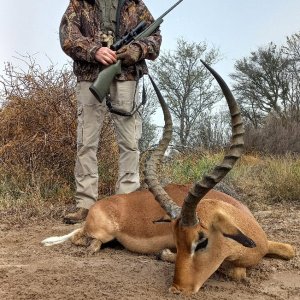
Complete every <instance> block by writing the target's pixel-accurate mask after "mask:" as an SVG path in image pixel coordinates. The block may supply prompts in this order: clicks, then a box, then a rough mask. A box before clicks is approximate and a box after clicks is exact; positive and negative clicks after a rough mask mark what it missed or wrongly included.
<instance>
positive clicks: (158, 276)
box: [0, 206, 300, 300]
mask: <svg viewBox="0 0 300 300" xmlns="http://www.w3.org/2000/svg"><path fill="white" fill-rule="evenodd" d="M254 213H255V215H256V217H257V218H258V220H259V222H260V224H261V225H262V226H263V228H264V229H265V231H266V232H267V234H268V236H269V238H270V239H273V240H277V241H282V242H289V243H291V244H293V245H294V246H295V248H296V249H297V250H298V254H297V256H296V257H295V258H294V259H293V260H291V261H282V260H275V259H270V258H268V259H264V260H263V261H262V262H261V263H260V264H259V265H258V266H257V267H255V268H253V269H250V270H248V279H247V280H246V281H243V282H233V281H231V280H229V279H228V278H226V277H224V276H223V275H221V274H219V273H216V274H214V275H213V276H212V277H211V278H210V279H209V280H208V281H207V282H206V284H205V285H204V286H203V287H202V288H201V290H200V291H199V292H198V293H197V294H195V295H193V296H191V297H190V299H249V300H250V299H251V300H256V299H259V300H261V299H266V300H268V299H300V257H299V249H300V221H299V220H300V210H299V208H296V207H294V206H290V207H288V208H287V207H283V206H276V207H272V208H271V207H268V208H267V209H266V210H264V211H260V212H254ZM77 226H78V225H77ZM74 228H76V226H75V225H64V224H62V223H61V222H60V221H49V220H46V221H45V220H41V221H39V222H36V221H35V222H32V223H30V222H29V223H28V224H26V225H22V226H21V225H14V226H11V225H9V224H8V223H7V222H4V221H3V220H2V221H0V245H1V246H0V299H3V300H19V299H30V300H33V299H39V300H43V299H76V300H77V299H97V300H98V299H140V300H150V299H160V300H164V299H185V298H186V297H184V296H180V295H173V294H170V293H169V292H168V287H169V286H170V285H171V283H172V276H173V270H174V265H173V264H171V263H166V262H162V261H159V260H157V259H156V258H155V256H146V255H140V254H136V253H131V252H129V251H127V250H125V249H122V247H121V246H120V245H116V244H113V245H109V246H108V247H105V248H104V249H103V250H101V252H100V253H98V254H95V255H90V254H88V253H87V251H86V249H85V248H82V247H76V246H73V245H71V243H70V242H69V241H68V242H66V243H64V244H62V245H55V246H53V247H43V246H41V245H40V241H41V240H42V239H44V238H46V237H48V236H53V235H60V234H65V233H67V232H69V231H71V230H73V229H74Z"/></svg>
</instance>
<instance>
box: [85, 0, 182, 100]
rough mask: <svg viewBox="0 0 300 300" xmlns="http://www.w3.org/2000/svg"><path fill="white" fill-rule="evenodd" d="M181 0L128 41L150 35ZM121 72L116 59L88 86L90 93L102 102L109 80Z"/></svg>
mask: <svg viewBox="0 0 300 300" xmlns="http://www.w3.org/2000/svg"><path fill="white" fill-rule="evenodd" d="M182 1H183V0H179V1H178V2H176V3H175V4H174V5H173V6H172V7H171V8H169V9H168V10H167V11H166V12H164V13H163V14H162V15H161V16H160V17H159V18H157V19H156V20H155V21H154V22H153V23H152V24H151V25H149V26H148V27H147V28H146V29H145V30H144V31H143V32H141V33H140V34H138V35H137V36H136V37H134V38H133V40H132V41H131V42H130V43H128V44H131V43H133V42H134V41H138V40H140V39H142V38H145V37H148V36H150V35H151V34H152V33H153V32H154V31H155V30H156V29H157V28H158V27H159V26H160V24H161V23H162V22H163V17H164V16H165V15H167V14H168V13H169V12H170V11H171V10H173V9H174V8H175V7H176V6H177V5H178V4H179V3H180V2H182ZM119 74H121V61H120V60H118V61H117V62H116V63H115V64H112V65H110V66H108V67H106V68H104V69H103V70H102V71H101V72H100V73H99V75H98V77H97V79H96V80H95V81H94V82H93V84H92V85H91V86H90V91H91V92H92V94H93V95H94V96H95V97H96V98H97V99H98V101H100V102H102V101H103V99H104V98H105V96H106V95H107V93H108V92H109V87H110V84H111V82H112V81H113V79H114V77H115V76H116V75H119Z"/></svg>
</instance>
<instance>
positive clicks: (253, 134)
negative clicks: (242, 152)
mask: <svg viewBox="0 0 300 300" xmlns="http://www.w3.org/2000/svg"><path fill="white" fill-rule="evenodd" d="M245 147H246V149H247V150H248V151H250V152H251V151H255V152H261V153H264V154H273V155H274V154H277V155H278V154H280V155H284V154H286V153H297V154H299V153H300V123H299V122H296V121H293V120H281V119H280V118H279V117H276V116H269V117H268V118H267V120H266V122H265V124H264V125H262V126H261V127H260V128H253V127H251V126H250V127H248V128H246V133H245Z"/></svg>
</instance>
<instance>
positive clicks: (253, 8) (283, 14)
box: [0, 0, 300, 83]
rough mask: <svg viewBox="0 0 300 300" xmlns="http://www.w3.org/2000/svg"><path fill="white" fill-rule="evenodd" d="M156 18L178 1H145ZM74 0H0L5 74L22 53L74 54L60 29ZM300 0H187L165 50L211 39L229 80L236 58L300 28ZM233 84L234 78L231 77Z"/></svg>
mask: <svg viewBox="0 0 300 300" xmlns="http://www.w3.org/2000/svg"><path fill="white" fill-rule="evenodd" d="M144 2H145V3H146V5H147V6H148V8H149V9H150V11H151V12H152V15H153V16H154V18H157V17H159V16H160V15H161V14H162V13H163V12H164V11H166V10H167V9H168V8H169V7H170V6H172V5H173V4H174V3H175V2H176V0H144ZM68 3H69V0H40V1H38V0H26V1H24V0H14V1H8V0H0V4H1V10H0V37H1V46H0V74H3V73H4V72H3V70H4V64H5V62H11V63H13V64H14V65H16V66H17V65H18V64H19V63H20V60H18V59H16V57H19V55H31V56H33V57H34V58H35V59H36V61H37V62H38V63H39V64H40V65H41V66H42V67H43V66H45V67H46V66H49V65H50V64H54V65H55V66H57V67H58V68H60V67H62V66H64V65H65V64H67V63H68V62H70V61H71V59H70V58H69V57H68V56H66V55H65V54H64V53H63V51H62V50H61V48H60V44H59V37H58V28H59V24H60V20H61V17H62V15H63V13H64V11H65V9H66V7H67V5H68ZM299 16H300V0H247V1H246V0H209V1H204V0H183V2H181V3H180V4H179V6H177V7H176V8H175V9H174V10H173V11H172V12H170V13H169V14H168V15H167V16H165V18H164V22H163V23H162V25H161V31H162V36H163V43H162V50H172V49H175V47H176V41H177V40H178V39H179V38H184V39H185V40H187V41H189V42H202V41H205V42H206V43H207V44H208V45H209V46H214V47H218V48H219V50H220V53H221V54H222V57H223V59H222V61H220V62H219V63H218V64H216V65H215V66H214V68H215V69H216V70H217V71H218V72H219V73H220V74H221V75H222V76H223V77H224V79H226V78H227V80H229V78H228V75H229V74H230V73H232V72H233V71H234V63H235V61H236V60H238V59H241V58H243V57H247V56H249V55H250V53H251V51H256V50H257V49H258V47H263V46H266V45H268V44H269V43H270V42H274V43H276V44H278V45H280V44H283V43H284V42H285V40H286V37H287V36H290V35H292V34H294V33H297V32H300V18H299ZM229 83H230V82H229Z"/></svg>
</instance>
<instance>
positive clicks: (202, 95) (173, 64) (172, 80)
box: [151, 39, 221, 146]
mask: <svg viewBox="0 0 300 300" xmlns="http://www.w3.org/2000/svg"><path fill="white" fill-rule="evenodd" d="M201 58H202V59H203V60H204V61H205V62H206V63H208V64H210V65H212V64H214V63H216V62H217V61H218V59H219V51H218V50H217V49H215V48H212V49H209V48H208V45H207V44H206V43H205V42H201V43H188V42H187V41H185V40H183V39H179V40H178V41H177V48H176V50H175V51H166V52H162V53H161V55H160V56H159V59H158V60H157V61H156V62H155V63H154V64H153V65H152V68H151V69H152V70H153V72H154V73H155V74H156V78H157V79H158V81H159V87H160V89H161V91H162V94H163V95H164V96H165V98H166V100H167V102H168V105H169V107H170V110H171V112H172V114H173V118H174V124H175V126H174V135H175V139H176V140H177V143H178V144H179V145H181V146H187V145H190V144H194V142H193V141H192V140H191V138H192V136H193V135H194V133H195V132H198V130H199V126H200V125H201V124H202V120H201V117H202V115H205V114H206V113H207V112H208V111H210V110H211V109H212V107H213V105H214V104H215V103H216V102H217V101H218V100H220V99H221V94H220V91H219V89H218V88H216V85H215V82H214V81H213V80H214V79H213V77H212V76H211V75H210V74H209V72H208V71H207V70H206V69H205V67H204V66H203V65H202V63H201V61H200V59H201Z"/></svg>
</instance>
